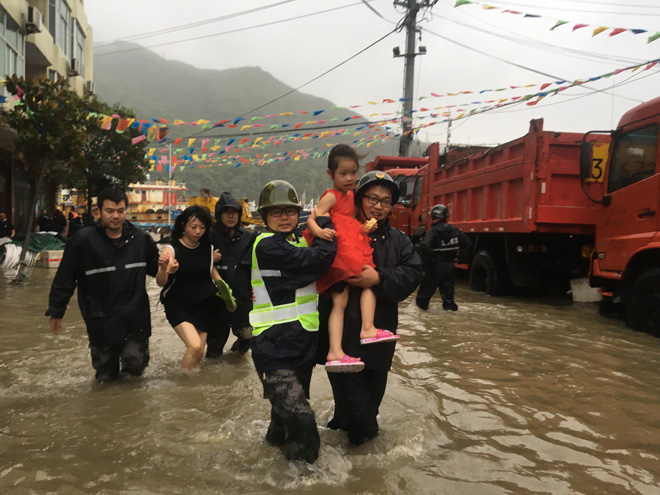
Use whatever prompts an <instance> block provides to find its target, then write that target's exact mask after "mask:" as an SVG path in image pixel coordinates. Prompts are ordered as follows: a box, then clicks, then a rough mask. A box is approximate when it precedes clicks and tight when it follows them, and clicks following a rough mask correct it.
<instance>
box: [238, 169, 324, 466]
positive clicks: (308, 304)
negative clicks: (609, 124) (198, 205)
mask: <svg viewBox="0 0 660 495" xmlns="http://www.w3.org/2000/svg"><path fill="white" fill-rule="evenodd" d="M300 210H301V207H300V204H299V202H298V195H297V193H296V190H295V189H294V188H293V186H292V185H291V184H289V183H288V182H286V181H283V180H275V181H272V182H269V183H268V184H266V186H265V187H264V188H263V190H262V191H261V194H260V196H259V213H260V214H261V216H262V217H263V219H264V222H265V224H266V226H267V229H268V232H266V233H264V234H261V235H260V236H259V237H257V239H256V240H255V241H254V247H253V248H252V253H251V256H250V258H249V260H247V261H248V262H249V263H250V265H251V271H252V277H251V278H252V281H251V285H252V294H253V303H254V304H253V309H252V311H251V312H250V323H251V324H252V326H253V328H254V330H253V333H252V345H251V349H252V359H253V361H254V365H255V367H256V369H257V373H258V374H259V378H260V379H261V383H262V384H263V388H264V398H265V399H268V400H270V403H271V411H270V425H269V427H268V432H267V433H266V441H267V442H268V443H270V444H271V445H276V446H281V447H283V448H284V452H285V454H286V457H287V459H289V460H301V461H306V462H309V463H312V462H314V461H315V460H316V459H317V457H318V454H319V447H320V443H321V440H320V437H319V432H318V430H317V428H316V418H315V416H314V411H312V408H311V406H310V404H309V384H310V381H311V378H312V368H313V366H314V359H315V357H316V350H317V347H318V345H317V334H318V328H319V317H318V311H317V295H316V280H318V279H319V278H320V277H321V275H323V274H324V273H325V272H326V270H327V269H328V268H329V267H330V265H331V264H332V261H333V260H334V257H335V254H336V249H337V244H336V242H335V241H334V240H333V241H325V240H322V239H315V240H314V241H313V243H312V245H311V247H310V246H308V244H307V241H306V240H305V238H304V237H302V236H301V235H300V233H299V232H298V231H297V226H298V218H299V215H300ZM322 225H323V226H324V227H329V228H332V222H330V219H329V218H327V217H326V222H323V224H322Z"/></svg>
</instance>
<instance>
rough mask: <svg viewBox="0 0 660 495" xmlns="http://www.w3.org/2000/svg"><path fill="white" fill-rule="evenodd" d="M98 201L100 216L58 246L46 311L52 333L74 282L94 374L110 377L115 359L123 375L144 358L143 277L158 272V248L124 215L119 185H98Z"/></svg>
mask: <svg viewBox="0 0 660 495" xmlns="http://www.w3.org/2000/svg"><path fill="white" fill-rule="evenodd" d="M98 205H99V207H100V208H101V222H100V223H99V224H95V225H91V226H88V227H83V228H81V229H80V230H79V231H78V232H76V233H75V234H74V235H73V236H72V237H71V238H70V239H69V241H68V242H67V244H66V247H65V248H64V254H63V256H62V261H61V263H60V266H59V268H58V269H57V273H56V274H55V279H54V280H53V285H52V286H51V289H50V297H49V300H48V311H46V316H50V329H51V331H52V332H53V333H55V334H57V333H58V332H59V331H60V330H61V329H62V318H63V317H64V313H65V312H66V307H67V305H68V303H69V299H71V296H72V295H73V291H74V290H75V289H76V286H77V287H78V305H79V306H80V312H81V314H82V317H83V319H84V320H85V325H86V326H87V335H88V336H89V349H90V352H91V355H92V366H93V367H94V369H95V370H96V379H97V380H99V381H111V380H115V379H116V378H117V377H119V370H120V368H119V365H120V363H121V371H122V372H125V373H128V374H129V375H141V374H142V372H143V371H144V369H145V368H146V367H147V364H148V363H149V337H150V336H151V314H150V312H149V297H148V296H147V291H146V288H145V279H146V276H147V275H151V276H152V277H155V276H156V273H157V272H158V248H157V247H156V244H155V243H154V241H153V240H152V239H151V236H149V234H147V233H146V232H143V231H142V230H140V229H137V228H135V227H134V226H133V225H132V224H131V223H129V222H127V221H126V207H127V206H128V197H127V196H126V193H125V192H124V191H122V190H121V189H119V188H116V187H111V188H108V189H104V190H103V191H101V193H99V195H98Z"/></svg>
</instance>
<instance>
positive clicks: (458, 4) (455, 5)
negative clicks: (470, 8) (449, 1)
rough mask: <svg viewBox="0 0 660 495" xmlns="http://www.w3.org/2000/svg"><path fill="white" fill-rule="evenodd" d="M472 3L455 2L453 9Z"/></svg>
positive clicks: (466, 0)
mask: <svg viewBox="0 0 660 495" xmlns="http://www.w3.org/2000/svg"><path fill="white" fill-rule="evenodd" d="M470 3H472V2H469V1H468V0H456V3H455V4H454V8H456V7H460V6H461V5H467V4H470Z"/></svg>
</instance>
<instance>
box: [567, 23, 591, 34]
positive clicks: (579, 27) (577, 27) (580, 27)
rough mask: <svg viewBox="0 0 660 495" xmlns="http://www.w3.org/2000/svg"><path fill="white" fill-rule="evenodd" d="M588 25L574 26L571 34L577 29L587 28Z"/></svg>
mask: <svg viewBox="0 0 660 495" xmlns="http://www.w3.org/2000/svg"><path fill="white" fill-rule="evenodd" d="M588 25H589V24H576V25H575V26H573V29H572V30H571V32H573V31H577V30H578V29H582V28H585V27H587V26H588Z"/></svg>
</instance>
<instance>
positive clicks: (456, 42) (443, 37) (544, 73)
mask: <svg viewBox="0 0 660 495" xmlns="http://www.w3.org/2000/svg"><path fill="white" fill-rule="evenodd" d="M424 31H425V32H427V33H430V34H432V35H433V36H437V37H438V38H441V39H443V40H445V41H448V42H449V43H453V44H455V45H458V46H460V47H462V48H465V49H466V50H470V51H473V52H476V53H478V54H480V55H483V56H485V57H490V58H494V59H495V60H499V61H500V62H504V63H505V64H508V65H512V66H514V67H517V68H519V69H523V70H527V71H530V72H534V73H535V74H540V75H542V76H546V77H550V78H552V79H561V80H565V79H566V78H565V77H560V76H556V75H553V74H549V73H547V72H543V71H540V70H537V69H533V68H531V67H527V66H526V65H522V64H517V63H515V62H512V61H510V60H506V59H504V58H501V57H498V56H496V55H491V54H488V53H486V52H483V51H481V50H477V49H476V48H472V47H471V46H468V45H465V44H463V43H459V42H458V41H456V40H453V39H451V38H447V37H446V36H442V35H441V34H438V33H435V32H433V31H430V30H429V29H424ZM598 91H601V92H604V93H607V90H598ZM616 96H617V97H618V98H623V99H626V100H630V101H634V102H636V103H642V100H638V99H635V98H630V97H627V96H623V95H616Z"/></svg>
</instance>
